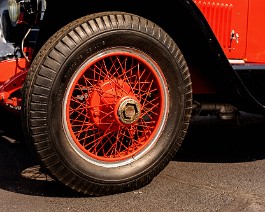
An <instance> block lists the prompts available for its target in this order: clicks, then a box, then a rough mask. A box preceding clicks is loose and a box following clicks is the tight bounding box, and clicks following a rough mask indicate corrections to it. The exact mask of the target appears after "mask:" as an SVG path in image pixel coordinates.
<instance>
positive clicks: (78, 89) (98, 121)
mask: <svg viewBox="0 0 265 212" xmlns="http://www.w3.org/2000/svg"><path fill="white" fill-rule="evenodd" d="M66 96H67V98H65V99H66V101H65V103H64V113H65V114H66V116H64V117H65V119H64V126H65V130H66V133H67V135H68V138H69V141H70V142H71V145H72V147H73V148H74V149H75V151H77V152H78V154H80V155H81V156H82V157H83V158H85V159H86V160H89V161H90V162H92V163H95V164H98V165H102V166H119V165H124V164H126V163H130V162H131V161H133V160H136V159H137V158H139V157H141V155H143V154H144V153H145V152H146V151H148V149H150V148H152V146H153V145H154V143H156V142H157V139H158V137H159V135H160V133H161V130H162V129H163V128H164V124H165V120H166V116H167V113H168V89H167V85H166V82H165V79H164V77H163V73H162V72H161V70H160V68H159V67H158V66H157V64H156V63H155V62H154V61H153V60H152V59H151V58H149V57H148V56H147V55H146V54H144V53H142V52H140V51H138V50H135V49H132V48H130V49H128V48H115V49H111V50H107V51H105V52H101V54H100V55H99V56H98V55H97V56H95V57H93V58H91V59H90V60H89V61H87V62H86V63H85V64H84V65H83V66H82V67H81V68H80V69H79V70H78V71H77V72H76V74H75V75H74V76H73V78H72V80H71V82H70V83H69V87H68V90H67V93H66ZM64 113H63V114H64Z"/></svg>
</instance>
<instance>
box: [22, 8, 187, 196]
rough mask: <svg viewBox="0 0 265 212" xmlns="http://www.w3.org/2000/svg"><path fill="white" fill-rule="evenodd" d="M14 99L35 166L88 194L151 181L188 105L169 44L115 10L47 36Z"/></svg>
mask: <svg viewBox="0 0 265 212" xmlns="http://www.w3.org/2000/svg"><path fill="white" fill-rule="evenodd" d="M22 93H23V104H22V120H23V126H24V130H25V136H26V140H27V141H28V142H29V144H30V145H31V146H32V148H33V150H34V153H36V155H37V157H38V158H39V159H40V161H41V163H42V165H43V166H44V167H45V168H47V170H48V171H49V172H50V173H51V175H52V176H53V177H54V178H55V179H56V180H58V181H60V182H62V183H63V184H65V185H67V186H68V187H70V188H72V189H74V190H76V191H78V192H82V193H87V194H90V195H96V196H98V195H106V194H113V193H117V192H125V191H130V190H133V189H137V188H140V187H142V186H144V185H146V184H147V183H149V182H151V180H152V179H153V178H154V177H155V176H156V175H157V174H158V173H159V172H160V171H161V170H163V168H164V167H165V166H166V165H167V164H168V163H169V162H170V160H171V159H172V157H174V155H175V153H176V152H177V150H178V149H179V147H180V145H181V143H182V141H183V139H184V137H185V134H186V131H187V128H188V124H189V119H190V115H191V106H192V88H191V79H190V74H189V70H188V67H187V65H186V62H185V59H184V57H183V55H182V54H181V51H180V50H179V48H178V47H177V45H176V44H175V43H174V42H173V40H172V39H171V38H170V36H169V35H167V34H166V33H165V32H164V31H163V30H162V29H161V28H159V27H158V26H157V25H155V24H153V23H152V22H150V21H148V20H146V19H144V18H142V17H138V16H136V15H133V14H127V13H122V12H108V13H98V14H93V15H89V16H85V17H82V18H80V19H78V20H75V21H74V22H72V23H70V24H68V25H67V26H65V27H63V28H62V29H61V30H59V31H58V32H57V33H56V34H54V35H53V36H52V37H51V38H50V39H49V40H48V41H47V42H46V44H45V45H44V46H43V47H42V49H41V50H40V51H39V52H38V54H37V55H36V57H35V59H34V61H33V63H32V65H31V68H30V70H29V72H28V75H27V79H26V82H25V84H24V87H23V92H22Z"/></svg>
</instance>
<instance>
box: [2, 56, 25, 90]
mask: <svg viewBox="0 0 265 212" xmlns="http://www.w3.org/2000/svg"><path fill="white" fill-rule="evenodd" d="M27 66H28V63H27V61H26V59H25V58H18V59H8V60H3V61H0V86H1V85H2V84H3V83H4V82H6V81H7V80H9V79H10V78H11V77H13V76H14V75H16V74H18V73H19V72H21V71H24V70H26V69H27Z"/></svg>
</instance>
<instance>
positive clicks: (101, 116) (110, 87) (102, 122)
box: [88, 79, 141, 132]
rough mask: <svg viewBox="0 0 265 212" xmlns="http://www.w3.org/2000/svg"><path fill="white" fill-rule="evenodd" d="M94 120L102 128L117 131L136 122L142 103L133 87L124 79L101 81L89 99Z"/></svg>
mask: <svg viewBox="0 0 265 212" xmlns="http://www.w3.org/2000/svg"><path fill="white" fill-rule="evenodd" d="M88 104H89V105H90V106H91V107H90V114H91V119H92V121H93V122H94V123H95V124H96V125H97V126H98V128H100V129H101V130H104V131H106V130H108V131H112V132H113V131H117V130H119V128H120V127H121V126H125V125H130V124H134V123H135V122H136V121H137V120H138V119H139V116H140V109H141V107H140V103H139V102H138V100H137V99H136V97H134V95H133V94H132V92H131V87H130V86H129V85H128V84H127V83H126V82H124V81H122V80H115V79H112V80H106V81H103V82H100V83H99V84H98V86H97V87H96V88H95V89H94V91H93V92H92V93H91V96H90V98H89V99H88Z"/></svg>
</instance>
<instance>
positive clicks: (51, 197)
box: [0, 113, 265, 212]
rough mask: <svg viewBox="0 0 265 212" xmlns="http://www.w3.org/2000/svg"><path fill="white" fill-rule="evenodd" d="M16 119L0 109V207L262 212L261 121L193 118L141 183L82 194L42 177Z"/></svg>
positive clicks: (19, 210) (4, 210)
mask: <svg viewBox="0 0 265 212" xmlns="http://www.w3.org/2000/svg"><path fill="white" fill-rule="evenodd" d="M19 121H20V118H19V116H17V115H12V116H10V115H7V114H3V113H2V114H1V123H0V211H1V212H13V211H16V212H24V211H25V212H26V211H27V212H29V211H32V212H33V211H34V212H42V211H55V212H57V211H93V212H97V211H99V212H102V211H115V212H116V211H121V212H123V211H126V212H131V211H132V212H134V211H135V212H136V211H137V212H140V211H148V212H149V211H150V212H151V211H152V212H153V211H158V212H159V211H169V212H171V211H172V212H173V211H174V212H179V211H180V212H181V211H183V212H213V211H218V212H264V211H265V134H264V129H265V128H264V126H265V118H264V117H262V116H257V115H251V114H245V113H243V114H242V115H241V116H240V117H239V120H238V122H236V121H232V122H231V121H229V122H227V121H220V120H217V119H216V118H215V117H195V118H194V119H193V120H192V121H191V124H190V128H189V131H188V134H187V136H186V138H185V141H184V143H183V145H182V149H181V150H180V151H179V153H178V154H177V155H176V156H175V158H174V160H172V161H171V162H170V164H169V165H168V166H167V167H166V168H165V169H164V170H163V171H162V172H161V173H160V174H159V175H158V176H157V177H155V179H154V180H153V181H152V182H151V183H150V184H149V185H147V186H145V187H144V188H141V189H139V190H136V191H132V192H127V193H122V194H116V195H110V196H104V197H88V196H83V195H80V194H76V193H74V192H72V191H70V190H68V189H67V188H65V187H64V186H62V185H60V184H59V183H57V182H55V181H53V180H52V179H51V178H50V177H49V176H47V175H45V174H44V173H43V172H42V171H41V170H40V167H39V165H38V164H36V163H35V162H34V160H32V157H31V155H30V154H29V152H28V150H27V147H26V145H25V141H24V138H23V132H22V129H21V124H20V122H19Z"/></svg>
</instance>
